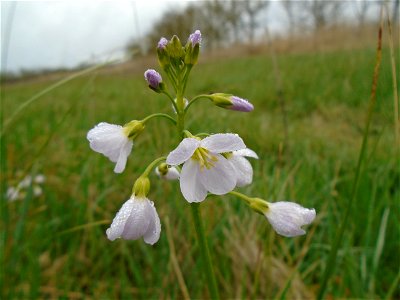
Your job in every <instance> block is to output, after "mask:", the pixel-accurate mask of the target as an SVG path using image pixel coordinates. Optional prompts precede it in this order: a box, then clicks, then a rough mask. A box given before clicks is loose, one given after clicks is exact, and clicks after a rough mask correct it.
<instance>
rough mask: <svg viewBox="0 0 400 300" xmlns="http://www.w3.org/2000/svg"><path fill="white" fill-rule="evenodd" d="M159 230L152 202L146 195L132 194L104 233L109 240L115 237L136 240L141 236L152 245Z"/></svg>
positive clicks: (157, 236)
mask: <svg viewBox="0 0 400 300" xmlns="http://www.w3.org/2000/svg"><path fill="white" fill-rule="evenodd" d="M160 232H161V223H160V218H159V217H158V214H157V211H156V209H155V207H154V203H153V202H152V201H150V200H149V199H147V198H146V197H135V196H134V195H132V196H131V198H130V199H129V200H128V201H126V202H125V203H124V204H123V205H122V207H121V209H120V210H119V211H118V213H117V215H116V216H115V218H114V220H113V222H112V224H111V226H110V228H108V229H107V231H106V234H107V238H108V239H109V240H110V241H114V240H115V239H117V238H123V239H125V240H137V239H139V238H141V237H143V239H144V241H145V243H147V244H150V245H153V244H155V243H156V242H157V241H158V239H159V238H160Z"/></svg>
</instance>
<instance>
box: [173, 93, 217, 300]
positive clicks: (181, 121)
mask: <svg viewBox="0 0 400 300" xmlns="http://www.w3.org/2000/svg"><path fill="white" fill-rule="evenodd" d="M176 102H177V106H178V110H177V116H178V118H177V124H176V127H177V129H178V137H179V141H180V140H181V139H183V138H185V135H186V134H187V133H189V132H188V131H187V130H185V112H186V111H185V109H184V103H183V95H182V92H181V91H180V92H178V93H177V101H176ZM190 207H191V211H192V216H193V222H194V227H195V230H196V235H197V240H198V242H199V245H200V252H201V255H202V259H203V266H204V267H203V272H204V275H205V276H206V278H207V284H208V290H209V292H210V296H211V298H212V299H217V300H218V299H219V293H218V288H217V281H216V279H215V274H214V269H213V264H212V261H211V256H210V250H209V249H208V243H207V239H206V236H205V234H204V227H203V223H202V220H201V216H200V204H199V203H191V204H190Z"/></svg>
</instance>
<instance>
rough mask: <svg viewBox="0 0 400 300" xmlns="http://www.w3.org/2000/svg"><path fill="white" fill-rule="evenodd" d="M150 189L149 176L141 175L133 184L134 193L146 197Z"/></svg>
mask: <svg viewBox="0 0 400 300" xmlns="http://www.w3.org/2000/svg"><path fill="white" fill-rule="evenodd" d="M149 191H150V180H149V178H148V177H142V176H140V177H139V178H138V179H136V181H135V184H134V185H133V189H132V195H134V196H136V197H139V198H144V197H146V196H147V194H148V193H149Z"/></svg>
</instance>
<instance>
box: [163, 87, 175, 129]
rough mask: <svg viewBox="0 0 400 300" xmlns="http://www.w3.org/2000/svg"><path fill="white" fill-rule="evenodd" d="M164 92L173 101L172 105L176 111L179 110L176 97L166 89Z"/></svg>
mask: <svg viewBox="0 0 400 300" xmlns="http://www.w3.org/2000/svg"><path fill="white" fill-rule="evenodd" d="M163 94H164V95H166V96H167V97H168V99H169V100H170V101H171V103H172V106H173V107H174V108H175V111H178V106H177V105H176V102H175V99H174V98H172V96H171V95H170V94H169V93H168V91H166V90H164V91H163ZM175 125H176V123H175Z"/></svg>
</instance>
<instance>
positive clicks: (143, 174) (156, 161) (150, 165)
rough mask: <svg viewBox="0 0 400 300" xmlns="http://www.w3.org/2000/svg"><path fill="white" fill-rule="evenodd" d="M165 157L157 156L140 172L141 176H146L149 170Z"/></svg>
mask: <svg viewBox="0 0 400 300" xmlns="http://www.w3.org/2000/svg"><path fill="white" fill-rule="evenodd" d="M166 159H167V158H166V157H165V156H162V157H159V158H157V159H155V160H153V161H152V162H151V163H150V164H149V165H148V166H147V168H146V170H144V172H143V173H142V175H140V176H141V177H148V176H149V173H150V172H151V170H152V169H153V168H154V167H155V166H156V165H157V164H158V163H160V162H162V161H165V160H166Z"/></svg>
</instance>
